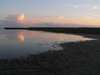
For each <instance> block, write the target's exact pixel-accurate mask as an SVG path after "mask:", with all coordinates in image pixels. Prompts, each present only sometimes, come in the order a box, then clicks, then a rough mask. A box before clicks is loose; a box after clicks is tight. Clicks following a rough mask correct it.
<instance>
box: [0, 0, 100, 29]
mask: <svg viewBox="0 0 100 75" xmlns="http://www.w3.org/2000/svg"><path fill="white" fill-rule="evenodd" d="M0 26H18V27H19V26H35V27H37V26H39V27H51V26H53V27H55V26H57V27H58V26H60V27H100V0H0Z"/></svg>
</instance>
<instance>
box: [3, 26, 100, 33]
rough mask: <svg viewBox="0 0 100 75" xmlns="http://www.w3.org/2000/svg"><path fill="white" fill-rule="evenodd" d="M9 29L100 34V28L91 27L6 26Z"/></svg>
mask: <svg viewBox="0 0 100 75" xmlns="http://www.w3.org/2000/svg"><path fill="white" fill-rule="evenodd" d="M4 29H7V30H19V29H20V30H36V31H47V32H56V33H67V32H68V33H85V34H100V28H89V27H78V28H77V27H73V28H72V27H27V28H24V27H22V28H21V27H17V28H15V27H5V28H4Z"/></svg>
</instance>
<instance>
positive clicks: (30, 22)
mask: <svg viewBox="0 0 100 75" xmlns="http://www.w3.org/2000/svg"><path fill="white" fill-rule="evenodd" d="M23 23H24V24H27V25H31V24H36V22H35V21H34V20H32V21H31V20H26V21H24V22H23Z"/></svg>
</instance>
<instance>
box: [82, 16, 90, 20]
mask: <svg viewBox="0 0 100 75" xmlns="http://www.w3.org/2000/svg"><path fill="white" fill-rule="evenodd" d="M80 18H81V19H92V18H91V17H87V16H82V17H80Z"/></svg>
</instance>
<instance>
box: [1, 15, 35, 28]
mask: <svg viewBox="0 0 100 75" xmlns="http://www.w3.org/2000/svg"><path fill="white" fill-rule="evenodd" d="M24 18H25V17H24V14H15V15H9V16H8V17H6V19H5V20H1V21H0V26H15V27H16V26H31V25H34V24H35V23H36V22H35V21H34V20H27V21H25V20H24Z"/></svg>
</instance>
